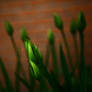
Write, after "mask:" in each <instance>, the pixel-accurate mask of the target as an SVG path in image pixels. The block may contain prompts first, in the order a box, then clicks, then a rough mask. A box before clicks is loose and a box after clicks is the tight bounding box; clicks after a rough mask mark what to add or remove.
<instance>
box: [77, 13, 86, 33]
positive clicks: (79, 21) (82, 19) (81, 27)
mask: <svg viewBox="0 0 92 92" xmlns="http://www.w3.org/2000/svg"><path fill="white" fill-rule="evenodd" d="M85 27H86V20H85V16H84V14H83V12H80V13H79V15H78V19H77V29H78V30H79V31H80V32H83V30H84V29H85Z"/></svg>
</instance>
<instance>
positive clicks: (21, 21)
mask: <svg viewBox="0 0 92 92" xmlns="http://www.w3.org/2000/svg"><path fill="white" fill-rule="evenodd" d="M81 10H82V11H84V14H85V16H86V19H87V28H86V30H85V33H84V34H85V60H86V63H87V64H89V65H92V1H91V0H0V57H2V59H3V60H4V63H5V66H6V69H7V71H8V74H9V75H10V78H11V80H12V81H13V83H14V71H15V66H16V56H15V54H14V50H13V47H12V45H11V41H10V38H9V36H8V35H7V33H6V31H5V25H4V23H5V20H8V21H9V22H10V23H11V24H12V25H13V28H14V39H15V41H16V44H17V46H18V48H19V50H20V52H21V56H22V57H21V58H22V63H23V65H24V68H25V71H26V73H27V74H28V72H27V71H28V67H27V66H28V65H27V61H26V56H25V50H24V46H23V43H22V42H21V40H20V30H21V27H22V26H24V27H25V28H26V29H27V33H28V35H29V37H30V38H31V40H32V41H33V42H34V43H35V44H36V45H37V46H38V47H39V48H40V50H41V52H42V53H43V56H45V51H46V44H47V32H48V29H49V28H52V30H53V32H54V34H55V37H56V44H57V45H56V48H58V43H60V42H62V45H63V39H62V36H61V35H60V32H59V30H57V29H56V27H55V26H54V23H53V13H54V12H57V13H58V14H59V15H60V16H61V18H62V20H63V21H64V29H65V34H66V36H67V40H68V42H69V46H70V49H71V54H72V58H73V60H74V58H75V54H74V47H73V41H72V37H71V34H70V32H69V26H70V21H71V19H72V17H74V18H76V17H77V15H78V13H79V12H80V11H81ZM78 41H79V39H78ZM63 46H64V45H63ZM64 49H65V48H64ZM57 52H58V49H57ZM49 67H51V64H50V65H49ZM0 78H2V79H3V77H2V76H1V74H0ZM23 90H24V89H23ZM25 90H26V89H25Z"/></svg>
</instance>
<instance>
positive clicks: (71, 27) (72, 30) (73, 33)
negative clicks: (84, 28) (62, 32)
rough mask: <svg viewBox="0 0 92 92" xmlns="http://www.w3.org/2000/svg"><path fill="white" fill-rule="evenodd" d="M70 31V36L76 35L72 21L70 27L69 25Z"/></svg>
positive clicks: (74, 23)
mask: <svg viewBox="0 0 92 92" xmlns="http://www.w3.org/2000/svg"><path fill="white" fill-rule="evenodd" d="M70 31H71V33H72V35H75V34H76V22H75V20H74V19H72V22H71V25H70Z"/></svg>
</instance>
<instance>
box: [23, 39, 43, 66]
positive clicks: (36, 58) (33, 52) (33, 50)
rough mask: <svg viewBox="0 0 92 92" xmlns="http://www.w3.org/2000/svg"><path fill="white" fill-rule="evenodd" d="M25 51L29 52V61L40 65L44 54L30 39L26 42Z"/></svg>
mask: <svg viewBox="0 0 92 92" xmlns="http://www.w3.org/2000/svg"><path fill="white" fill-rule="evenodd" d="M24 45H25V49H26V52H27V56H28V59H29V60H31V61H33V62H35V63H36V64H40V63H41V61H42V59H43V58H42V54H41V52H40V50H39V49H38V48H37V46H35V45H34V44H33V43H32V42H30V40H29V39H26V40H25V41H24Z"/></svg>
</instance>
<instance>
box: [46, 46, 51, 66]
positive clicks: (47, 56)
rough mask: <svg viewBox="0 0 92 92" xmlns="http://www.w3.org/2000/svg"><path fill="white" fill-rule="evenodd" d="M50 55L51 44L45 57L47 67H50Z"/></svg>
mask: <svg viewBox="0 0 92 92" xmlns="http://www.w3.org/2000/svg"><path fill="white" fill-rule="evenodd" d="M49 54H50V50H49V44H48V45H47V49H46V56H45V65H46V67H48V64H49Z"/></svg>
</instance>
